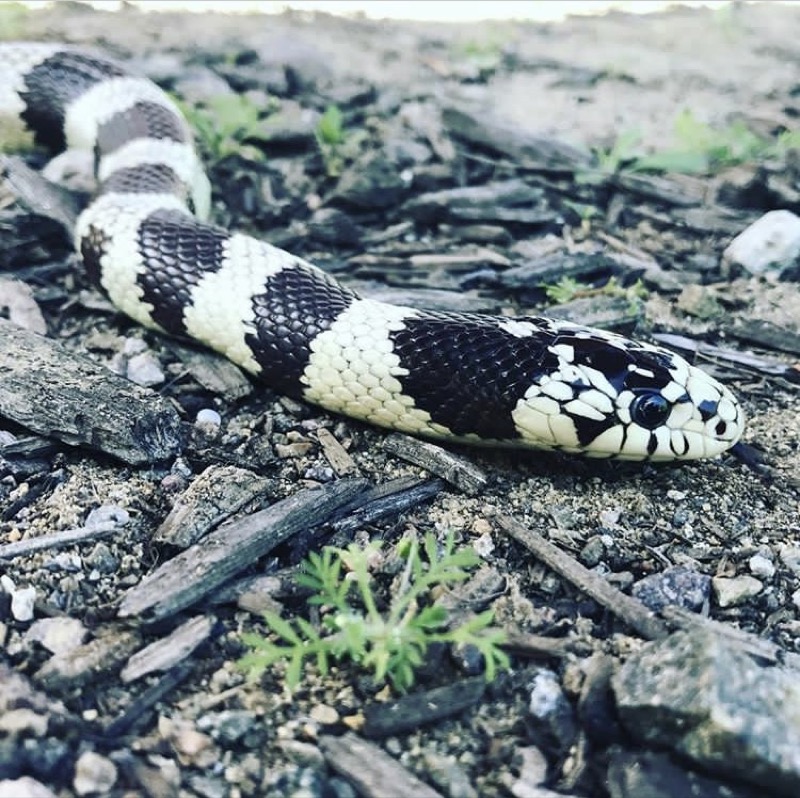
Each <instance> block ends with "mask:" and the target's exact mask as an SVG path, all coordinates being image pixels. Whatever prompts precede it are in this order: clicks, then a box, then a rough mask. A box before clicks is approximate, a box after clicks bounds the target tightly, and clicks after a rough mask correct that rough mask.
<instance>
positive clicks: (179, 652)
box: [120, 615, 216, 683]
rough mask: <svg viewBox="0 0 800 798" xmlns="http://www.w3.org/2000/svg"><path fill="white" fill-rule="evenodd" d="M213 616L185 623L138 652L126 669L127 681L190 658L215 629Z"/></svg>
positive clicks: (123, 679) (124, 677) (124, 670)
mask: <svg viewBox="0 0 800 798" xmlns="http://www.w3.org/2000/svg"><path fill="white" fill-rule="evenodd" d="M215 622H216V619H215V618H214V616H213V615H198V616H197V617H196V618H190V619H189V620H188V621H186V623H182V624H181V625H180V626H179V627H178V628H177V629H175V630H173V632H172V634H170V635H168V636H167V637H163V638H161V639H160V640H156V641H155V642H153V643H151V644H150V645H149V646H145V647H144V648H143V649H141V650H139V651H137V652H136V653H135V654H134V655H133V656H132V657H131V658H130V659H129V660H128V663H127V665H125V667H124V668H123V669H122V673H121V674H120V678H121V679H122V681H123V682H126V683H127V682H132V681H135V680H136V679H139V678H141V677H142V676H146V675H147V674H148V673H152V672H153V671H166V670H168V669H169V668H171V667H173V666H174V665H177V664H178V663H179V662H181V660H184V659H186V657H188V656H189V654H191V653H192V651H194V650H195V649H196V648H197V647H198V646H199V645H200V644H201V643H203V642H205V641H206V640H207V639H208V637H209V635H210V634H211V630H212V628H213V627H214V624H215Z"/></svg>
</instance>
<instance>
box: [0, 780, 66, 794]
mask: <svg viewBox="0 0 800 798" xmlns="http://www.w3.org/2000/svg"><path fill="white" fill-rule="evenodd" d="M0 798H56V794H55V793H54V792H52V791H51V790H50V788H49V787H45V786H44V784H42V783H41V782H40V781H36V779H32V778H31V777H30V776H22V778H19V779H3V780H2V781H0Z"/></svg>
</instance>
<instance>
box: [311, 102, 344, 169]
mask: <svg viewBox="0 0 800 798" xmlns="http://www.w3.org/2000/svg"><path fill="white" fill-rule="evenodd" d="M315 133H316V139H317V146H318V147H319V151H320V152H321V153H322V160H323V161H324V162H325V171H326V173H327V175H328V177H337V176H338V175H340V174H341V172H342V167H343V166H344V157H343V155H342V145H343V144H344V142H345V138H346V135H345V131H344V118H343V116H342V112H341V110H340V109H339V106H337V105H329V106H328V107H327V108H326V109H325V113H324V114H323V115H322V116H321V117H320V120H319V122H317V129H316V131H315Z"/></svg>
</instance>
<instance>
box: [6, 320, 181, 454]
mask: <svg viewBox="0 0 800 798" xmlns="http://www.w3.org/2000/svg"><path fill="white" fill-rule="evenodd" d="M0 375H2V379H0V415H1V416H4V417H5V418H8V419H11V420H12V421H15V422H16V423H17V424H20V425H22V426H23V427H27V428H28V429H30V430H32V431H33V432H36V433H38V434H40V435H45V436H47V437H50V438H56V439H57V440H60V441H62V442H63V443H66V444H69V445H70V446H77V445H80V446H86V447H89V448H90V449H93V450H94V451H98V452H103V453H104V454H108V455H111V456H112V457H116V458H118V459H119V460H122V461H123V462H125V463H128V464H129V465H145V464H149V463H154V462H158V461H162V460H166V459H168V458H170V457H174V456H175V455H177V454H178V453H179V452H180V450H181V448H182V446H183V440H184V432H183V426H182V424H181V420H180V417H179V416H178V413H177V411H176V410H175V408H174V407H173V406H172V404H171V403H170V402H168V401H167V400H166V399H162V398H161V397H160V396H159V395H158V394H157V393H155V392H154V391H151V390H149V389H148V388H142V387H140V386H138V385H134V384H133V383H132V382H130V381H128V380H126V379H123V378H122V377H117V376H116V375H114V374H112V373H111V372H110V371H109V370H108V369H105V368H103V367H102V366H98V365H96V364H94V363H92V362H91V361H90V360H88V359H87V358H83V357H80V356H78V355H75V354H72V353H71V352H68V351H67V350H66V349H64V348H63V347H61V346H59V345H58V344H57V343H56V342H55V341H51V340H50V339H48V338H44V337H43V336H41V335H36V334H35V333H32V332H28V331H27V330H23V329H21V328H19V327H15V326H14V325H13V324H11V323H10V322H8V321H5V320H2V319H0ZM32 396H35V397H36V401H35V402H31V397H32Z"/></svg>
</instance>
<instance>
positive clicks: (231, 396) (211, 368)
mask: <svg viewBox="0 0 800 798" xmlns="http://www.w3.org/2000/svg"><path fill="white" fill-rule="evenodd" d="M169 347H170V350H171V351H172V352H174V353H175V355H177V357H179V358H180V360H181V363H183V364H184V365H185V366H186V368H187V370H188V371H189V373H190V374H191V375H192V377H194V378H195V380H197V382H198V383H199V384H200V385H202V386H203V388H205V389H206V390H208V391H211V392H212V393H215V394H217V395H218V396H221V397H222V398H223V399H226V400H227V401H229V402H234V401H236V400H237V399H241V398H242V397H244V396H249V395H250V394H251V393H253V390H254V386H253V383H252V382H251V381H250V380H249V379H248V377H247V375H246V374H245V373H244V372H243V371H242V370H241V369H240V368H239V367H238V366H237V365H236V364H235V363H231V361H230V360H228V359H227V358H226V357H223V356H222V355H218V354H216V353H215V352H207V351H205V350H202V349H192V348H191V347H188V346H181V345H180V344H177V343H175V342H174V341H170V342H169Z"/></svg>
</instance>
